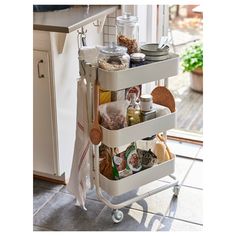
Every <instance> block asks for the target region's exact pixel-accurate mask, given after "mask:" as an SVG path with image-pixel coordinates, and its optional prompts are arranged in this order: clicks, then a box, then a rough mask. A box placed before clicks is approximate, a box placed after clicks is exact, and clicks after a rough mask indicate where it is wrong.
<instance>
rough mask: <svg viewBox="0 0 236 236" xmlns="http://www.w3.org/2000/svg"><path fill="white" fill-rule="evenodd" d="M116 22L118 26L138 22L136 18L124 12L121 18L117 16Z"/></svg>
mask: <svg viewBox="0 0 236 236" xmlns="http://www.w3.org/2000/svg"><path fill="white" fill-rule="evenodd" d="M116 20H117V21H118V23H120V24H129V23H137V22H138V17H137V16H131V15H130V13H128V12H126V13H125V14H124V15H123V16H118V17H117V18H116Z"/></svg>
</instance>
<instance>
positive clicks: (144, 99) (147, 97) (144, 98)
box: [140, 94, 152, 102]
mask: <svg viewBox="0 0 236 236" xmlns="http://www.w3.org/2000/svg"><path fill="white" fill-rule="evenodd" d="M140 100H141V101H142V102H150V101H152V95H151V94H143V95H141V96H140Z"/></svg>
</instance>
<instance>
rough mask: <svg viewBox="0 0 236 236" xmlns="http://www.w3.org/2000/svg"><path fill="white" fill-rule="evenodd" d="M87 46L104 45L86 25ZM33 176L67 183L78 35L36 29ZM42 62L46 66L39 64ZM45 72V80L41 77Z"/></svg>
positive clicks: (71, 155)
mask: <svg viewBox="0 0 236 236" xmlns="http://www.w3.org/2000/svg"><path fill="white" fill-rule="evenodd" d="M85 29H86V30H87V37H88V38H87V43H88V45H102V44H103V41H102V40H103V37H102V33H97V30H96V28H95V27H94V26H93V24H89V25H87V26H85ZM33 36H34V37H33V40H34V91H33V92H34V174H36V175H39V176H43V177H48V178H53V179H58V180H62V181H67V180H68V178H69V175H70V170H71V164H72V159H73V152H74V141H75V130H76V110H77V79H78V77H79V62H78V43H77V32H76V31H73V32H71V33H58V32H47V31H38V30H34V32H33ZM40 60H43V63H39V62H40ZM38 63H39V64H38ZM38 68H39V70H40V71H39V73H40V74H43V73H44V78H38V77H39V75H38Z"/></svg>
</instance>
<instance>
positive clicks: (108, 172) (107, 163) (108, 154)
mask: <svg viewBox="0 0 236 236" xmlns="http://www.w3.org/2000/svg"><path fill="white" fill-rule="evenodd" d="M99 169H100V173H101V174H102V175H104V176H105V177H107V178H108V179H111V180H112V179H114V177H113V171H112V149H111V148H109V147H107V146H106V145H105V144H101V146H100V147H99Z"/></svg>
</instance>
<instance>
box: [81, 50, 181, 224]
mask: <svg viewBox="0 0 236 236" xmlns="http://www.w3.org/2000/svg"><path fill="white" fill-rule="evenodd" d="M178 64H179V58H178V55H176V54H170V58H169V59H166V60H164V61H159V62H153V63H150V64H146V65H143V66H139V67H135V68H129V69H126V70H120V71H105V70H103V69H100V68H97V66H93V65H91V64H89V63H86V62H85V61H80V73H81V74H84V76H85V78H86V80H87V106H88V116H89V117H88V120H89V124H90V127H89V128H91V125H92V121H93V117H94V115H93V113H94V112H93V111H94V109H93V108H94V105H95V104H94V102H93V101H94V99H93V94H94V93H93V89H94V87H95V86H94V83H95V80H96V79H97V80H98V81H99V84H100V88H101V89H104V90H110V91H117V90H121V89H125V88H129V87H133V86H136V85H140V84H145V83H148V82H153V81H157V82H158V81H159V82H160V81H161V80H163V81H164V85H165V86H167V85H168V78H169V77H171V76H175V75H177V74H178ZM175 125H176V112H172V113H170V114H167V115H164V116H161V117H157V118H155V119H152V120H148V121H145V122H142V123H139V124H136V125H133V126H128V127H125V128H122V129H119V130H108V129H106V128H104V127H102V126H101V129H102V136H103V138H102V143H104V144H105V145H106V146H108V147H111V148H114V147H119V146H122V145H126V144H129V143H131V142H134V141H136V140H140V139H143V138H145V137H149V136H152V135H153V134H156V133H159V132H164V134H165V137H166V131H167V130H169V129H172V128H174V127H175ZM90 171H91V173H90V178H91V184H92V185H93V186H94V185H95V187H96V194H97V197H98V199H99V200H100V201H102V202H103V203H105V204H106V205H107V206H108V207H110V208H111V209H112V220H113V221H114V222H115V223H119V222H121V221H122V219H123V212H122V211H121V210H120V209H121V208H122V207H125V206H127V205H129V204H132V203H134V202H137V201H139V200H141V199H143V198H145V197H148V196H151V195H153V194H156V193H158V192H161V191H163V190H166V189H168V188H171V187H173V192H174V195H175V196H177V195H178V193H179V189H180V187H179V185H178V180H177V179H176V177H175V176H174V175H172V174H173V173H174V171H175V155H174V154H172V158H171V159H170V160H168V161H166V162H163V163H161V164H159V165H154V166H153V167H151V168H148V169H146V170H143V171H140V172H138V173H136V174H133V175H130V176H127V177H125V178H122V179H120V180H110V179H108V178H106V177H105V176H103V175H102V174H101V173H100V171H99V145H91V147H90ZM165 176H170V177H171V178H172V179H173V181H172V182H171V183H166V184H165V185H163V186H161V187H158V188H156V189H153V190H151V191H148V192H146V193H144V194H142V195H138V196H136V197H134V198H132V199H129V200H126V201H124V202H121V203H119V204H113V203H112V202H111V201H109V200H108V199H107V198H105V197H104V195H103V194H102V191H105V192H106V193H108V194H109V195H110V196H118V195H121V194H124V193H126V192H129V191H131V190H133V189H137V188H139V187H140V186H143V185H145V184H148V183H150V182H152V181H155V180H158V179H160V178H163V177H165Z"/></svg>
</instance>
